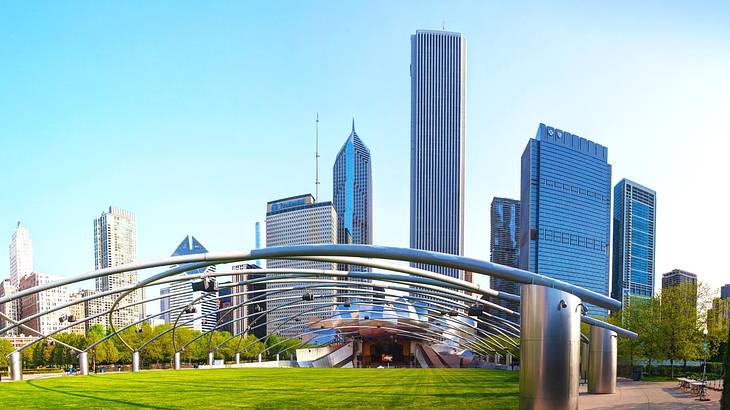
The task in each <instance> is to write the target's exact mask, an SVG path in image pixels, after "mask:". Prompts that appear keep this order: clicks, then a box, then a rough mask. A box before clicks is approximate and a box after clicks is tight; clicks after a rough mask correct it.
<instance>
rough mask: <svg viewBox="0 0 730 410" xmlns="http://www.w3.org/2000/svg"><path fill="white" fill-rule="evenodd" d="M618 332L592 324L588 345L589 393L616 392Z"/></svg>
mask: <svg viewBox="0 0 730 410" xmlns="http://www.w3.org/2000/svg"><path fill="white" fill-rule="evenodd" d="M616 339H617V335H616V332H614V331H612V330H608V329H604V328H602V327H598V326H591V334H590V344H589V346H588V352H589V353H588V357H589V359H588V393H599V394H613V393H616V365H617V363H616V361H617V359H616V353H617V347H616V343H617V341H616Z"/></svg>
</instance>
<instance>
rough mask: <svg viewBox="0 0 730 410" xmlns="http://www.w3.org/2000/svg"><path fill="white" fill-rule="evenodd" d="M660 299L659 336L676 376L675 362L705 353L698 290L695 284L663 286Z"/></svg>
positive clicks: (672, 372)
mask: <svg viewBox="0 0 730 410" xmlns="http://www.w3.org/2000/svg"><path fill="white" fill-rule="evenodd" d="M660 298H661V299H660V300H661V302H660V303H661V307H660V315H661V317H660V321H659V336H660V338H661V339H660V340H662V341H663V343H662V347H663V349H662V351H663V353H664V357H665V358H667V359H669V362H670V366H671V375H672V378H674V362H675V361H677V360H685V361H686V360H687V359H695V358H700V357H701V356H702V343H703V336H702V331H701V322H700V317H699V316H698V312H697V290H696V288H695V285H694V284H691V283H682V284H679V285H676V286H673V287H670V288H666V289H663V290H662V293H661V295H660Z"/></svg>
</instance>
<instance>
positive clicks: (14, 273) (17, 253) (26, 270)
mask: <svg viewBox="0 0 730 410" xmlns="http://www.w3.org/2000/svg"><path fill="white" fill-rule="evenodd" d="M31 272H33V240H32V239H31V238H30V231H28V228H26V227H25V226H24V225H23V224H22V223H21V222H20V221H18V226H17V227H16V228H15V232H13V236H12V237H11V238H10V284H11V285H13V286H14V287H15V288H16V289H18V287H20V279H22V278H23V276H25V275H29V274H30V273H31Z"/></svg>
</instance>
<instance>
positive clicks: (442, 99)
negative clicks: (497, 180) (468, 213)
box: [410, 30, 466, 279]
mask: <svg viewBox="0 0 730 410" xmlns="http://www.w3.org/2000/svg"><path fill="white" fill-rule="evenodd" d="M465 137H466V39H464V37H463V36H462V35H461V34H460V33H452V32H446V31H425V30H424V31H421V30H419V31H417V32H416V34H415V35H412V36H411V198H410V246H411V248H415V249H425V250H429V251H436V252H443V253H450V254H454V255H463V253H464V139H465ZM413 266H415V267H418V268H422V269H427V270H430V271H434V272H438V273H442V274H445V275H448V276H451V277H455V278H460V279H464V272H462V271H459V270H456V269H450V268H443V267H436V266H432V265H424V264H413Z"/></svg>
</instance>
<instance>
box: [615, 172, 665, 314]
mask: <svg viewBox="0 0 730 410" xmlns="http://www.w3.org/2000/svg"><path fill="white" fill-rule="evenodd" d="M655 235H656V192H654V191H653V190H651V189H649V188H646V187H644V186H641V185H639V184H637V183H636V182H633V181H630V180H628V179H622V180H621V181H620V182H619V183H618V184H616V186H615V187H614V189H613V279H612V284H613V286H612V287H611V297H613V298H614V299H616V300H620V301H622V302H623V303H624V304H626V303H629V302H630V299H631V298H632V297H642V298H650V297H652V296H654V283H655V280H656V279H655V272H654V252H655V249H656V248H655V240H654V238H655Z"/></svg>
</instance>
